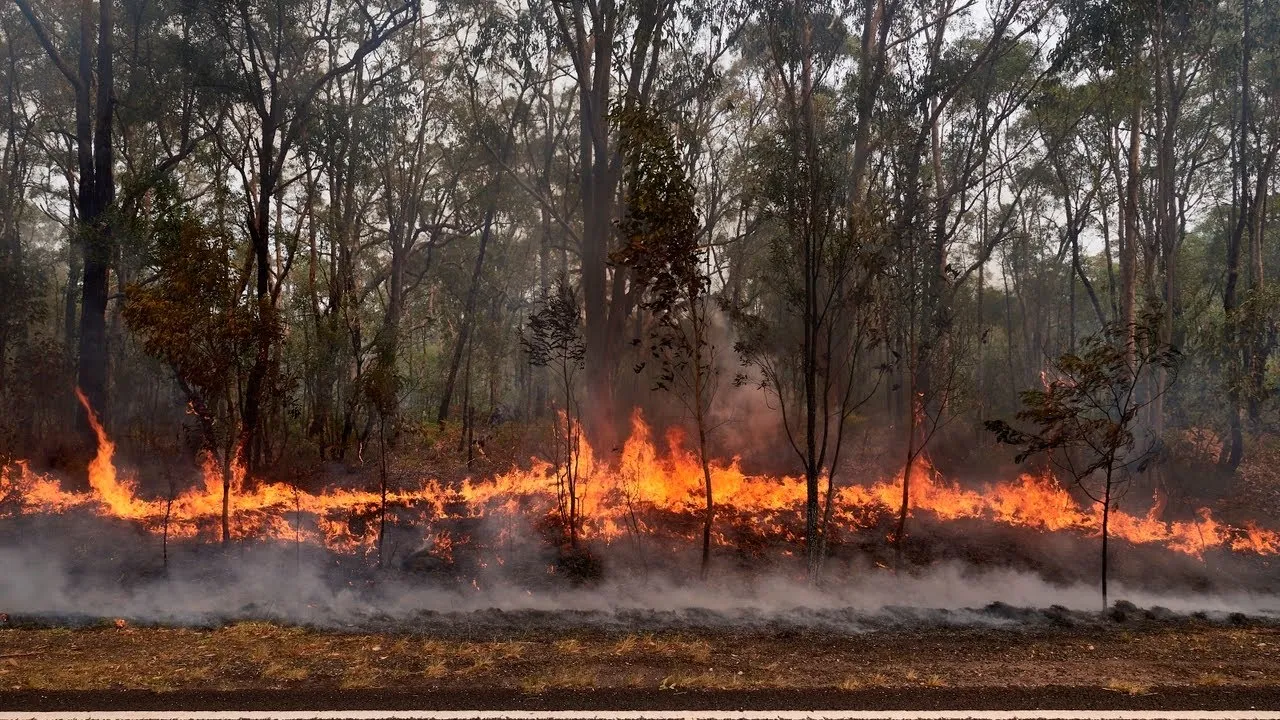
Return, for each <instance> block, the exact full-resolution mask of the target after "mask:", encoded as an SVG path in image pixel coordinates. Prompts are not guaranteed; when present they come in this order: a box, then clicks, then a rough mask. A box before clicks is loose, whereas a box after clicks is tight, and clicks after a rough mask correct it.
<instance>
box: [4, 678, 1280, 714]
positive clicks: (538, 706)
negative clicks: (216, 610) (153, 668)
mask: <svg viewBox="0 0 1280 720" xmlns="http://www.w3.org/2000/svg"><path fill="white" fill-rule="evenodd" d="M217 711H235V712H227V713H220V714H216V715H213V714H210V715H208V716H207V717H208V720H214V719H215V718H218V719H219V720H224V719H225V720H230V719H233V718H247V717H255V716H250V715H245V714H244V713H246V712H247V713H262V714H259V715H256V717H259V718H266V717H281V715H280V713H282V712H283V713H289V715H288V717H291V718H296V719H300V718H309V717H321V716H324V717H328V718H332V719H333V720H337V718H350V719H351V720H357V719H358V720H374V719H375V718H385V717H392V716H391V715H388V714H387V713H396V712H400V713H402V720H430V718H439V719H440V720H463V719H464V718H479V719H483V720H497V719H498V718H501V717H516V716H515V715H512V714H511V713H510V712H507V711H522V713H533V714H532V715H523V714H522V715H521V717H523V718H524V719H525V720H533V719H534V718H539V717H550V718H558V720H582V719H587V718H599V719H600V720H650V719H660V718H678V719H679V720H699V719H703V718H706V719H711V718H728V717H738V718H742V720H766V718H783V717H789V716H788V715H787V713H791V712H807V713H809V714H808V715H805V717H817V716H818V715H816V714H815V713H821V712H822V711H827V712H839V713H841V714H840V715H839V718H843V719H845V720H853V719H854V718H869V717H884V718H907V717H917V716H918V715H914V714H912V713H913V712H915V711H924V712H933V713H938V712H944V713H951V714H947V715H933V717H935V718H937V719H938V720H943V719H944V718H961V717H988V718H993V719H995V718H1006V719H1011V718H1050V717H1060V718H1104V717H1108V716H1109V715H1108V712H1107V711H1128V712H1134V713H1138V714H1132V715H1130V714H1126V715H1116V716H1113V717H1115V718H1117V719H1119V718H1122V717H1123V718H1163V717H1183V718H1190V717H1218V718H1227V717H1231V718H1258V719H1259V720H1280V686H1276V687H1268V688H1226V687H1217V688H1197V689H1186V688H1166V689H1155V690H1153V691H1151V692H1149V693H1145V694H1141V695H1128V694H1125V693H1117V692H1113V691H1109V690H1104V689H1100V688H1077V687H1049V688H1035V689H1024V688H1008V689H1000V690H981V689H978V690H975V689H964V688H928V689H920V688H904V689H894V690H859V691H852V692H844V691H824V692H808V691H805V692H799V691H797V692H787V691H697V692H694V691H689V692H683V691H669V690H599V691H585V692H547V693H540V694H525V693H519V692H495V691H486V690H482V689H477V690H476V691H475V692H426V693H419V692H414V693H408V692H396V691H386V690H343V691H330V690H317V691H307V690H270V691H254V692H187V691H182V692H171V693H155V692H148V691H134V690H126V691H116V692H74V691H68V692H38V691H11V692H0V720H27V719H30V718H36V719H37V720H71V719H72V718H84V717H91V716H89V715H86V714H85V713H87V712H93V713H94V716H98V717H104V718H105V717H107V716H99V715H98V714H99V713H118V714H115V715H112V716H110V717H112V718H126V717H140V716H139V715H138V714H137V713H140V712H145V713H155V715H152V716H151V717H152V718H153V719H154V720H171V719H174V720H176V719H177V718H180V717H189V716H190V714H191V713H215V712H217ZM339 711H341V712H339ZM619 711H623V712H621V713H619ZM628 711H629V712H628ZM740 711H748V712H749V713H752V715H751V716H744V715H742V714H740ZM980 711H1000V712H1003V713H1005V714H999V713H996V714H990V713H989V712H986V714H983V712H980ZM1010 711H1017V712H1016V714H1012V715H1010V714H1008V713H1009V712H1010ZM1071 711H1083V712H1084V714H1082V715H1075V714H1071ZM1187 711H1217V712H1222V711H1232V712H1231V713H1230V714H1229V715H1212V714H1210V715H1205V714H1204V713H1201V712H1197V713H1195V714H1190V715H1168V714H1167V713H1169V712H1175V713H1176V712H1187ZM867 712H871V713H873V714H871V715H865V714H859V713H867ZM1036 712H1039V713H1040V714H1036ZM1064 712H1065V713H1067V714H1063V713H1064ZM42 713H50V714H48V715H43V714H42ZM53 713H57V715H54V714H53ZM316 713H321V715H317V714H316ZM379 713H381V714H379ZM406 713H407V714H406ZM442 713H443V714H442ZM851 713H853V714H851ZM903 713H905V714H903ZM957 713H958V714H957ZM1028 713H1029V714H1028ZM1049 713H1058V714H1057V715H1052V714H1049ZM1162 713H1163V714H1162ZM795 717H796V718H799V717H800V716H798V715H797V716H795ZM828 717H829V718H830V719H831V720H838V719H837V718H836V717H835V716H830V715H829V716H828ZM920 717H926V716H920Z"/></svg>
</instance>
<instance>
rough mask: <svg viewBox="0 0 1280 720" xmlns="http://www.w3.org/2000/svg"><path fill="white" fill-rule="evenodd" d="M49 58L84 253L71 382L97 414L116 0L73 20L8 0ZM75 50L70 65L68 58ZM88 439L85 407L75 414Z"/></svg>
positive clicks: (109, 249)
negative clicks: (69, 110) (63, 96)
mask: <svg viewBox="0 0 1280 720" xmlns="http://www.w3.org/2000/svg"><path fill="white" fill-rule="evenodd" d="M14 2H15V3H16V4H17V5H18V8H19V9H20V10H21V11H22V14H23V15H24V16H25V17H26V19H27V22H28V23H29V24H30V26H31V30H32V31H33V32H34V33H35V36H36V38H37V39H38V40H39V41H40V45H41V46H42V47H43V48H44V51H45V53H46V54H47V55H48V57H49V60H50V62H52V63H53V65H54V66H55V67H56V68H57V69H58V72H60V73H61V74H62V76H63V78H64V79H65V80H66V82H67V84H68V85H69V86H70V87H71V88H72V90H73V92H74V95H75V132H74V137H75V152H76V161H77V162H76V166H77V171H78V172H77V175H76V177H75V187H76V199H75V211H76V227H77V230H76V234H77V241H78V243H79V245H80V251H81V253H82V254H83V257H84V264H83V271H84V276H83V281H82V285H81V296H80V297H81V300H80V305H81V307H80V329H79V336H78V337H79V352H78V361H77V372H76V384H77V385H78V386H79V388H80V389H81V391H82V392H83V393H84V395H85V397H86V398H87V399H88V401H89V405H90V406H91V407H92V408H93V409H94V411H95V412H98V413H100V414H102V413H106V412H107V410H108V408H107V404H106V403H107V325H106V315H107V297H108V293H109V287H108V272H109V268H110V264H111V257H112V253H113V243H114V237H113V236H114V228H113V226H114V223H113V219H112V211H113V209H112V205H113V203H114V202H115V196H116V180H115V146H114V143H113V140H114V138H113V135H112V128H113V124H114V120H115V114H114V112H113V107H112V103H113V101H114V98H113V94H112V93H113V88H114V85H115V77H114V62H115V34H114V30H115V2H114V0H99V2H98V3H97V9H96V11H95V8H94V3H92V2H88V1H86V2H82V3H80V8H79V15H78V25H76V26H75V27H74V29H73V28H72V27H68V26H69V25H70V24H71V23H69V22H58V21H59V20H60V18H42V17H40V16H38V15H37V14H36V13H35V11H34V10H33V9H32V6H31V4H30V2H28V0H14ZM72 52H74V53H75V59H74V66H73V64H72V61H70V60H68V59H67V58H68V57H71V53H72ZM78 417H79V418H80V419H79V424H80V427H81V429H82V431H84V433H85V437H86V438H90V437H91V433H90V431H89V417H88V414H87V411H85V412H81V413H80V414H79V416H78Z"/></svg>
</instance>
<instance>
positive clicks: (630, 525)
mask: <svg viewBox="0 0 1280 720" xmlns="http://www.w3.org/2000/svg"><path fill="white" fill-rule="evenodd" d="M77 397H78V398H79V400H80V402H81V403H82V404H83V405H84V407H85V408H86V410H87V411H88V415H89V422H90V426H91V427H92V429H93V431H94V434H95V436H96V437H97V448H98V449H97V454H96V455H95V457H94V458H93V460H92V461H91V462H90V464H89V486H90V490H89V491H88V492H74V491H68V490H64V489H63V488H62V487H61V485H60V484H59V482H58V481H57V480H56V479H55V478H52V477H49V476H46V475H42V474H40V473H37V472H34V471H32V470H31V468H30V466H29V464H28V463H26V462H22V461H19V462H15V463H12V464H9V465H6V466H3V467H0V517H2V516H4V515H6V514H14V513H15V512H16V513H47V514H57V513H64V512H68V511H71V510H75V509H83V510H87V511H89V512H93V513H96V514H99V515H102V516H106V517H111V518H116V519H119V520H123V521H128V522H131V523H135V524H137V525H139V526H140V527H142V528H143V529H145V530H146V531H147V532H149V533H153V534H160V533H167V534H168V535H169V537H171V538H197V537H206V538H215V537H217V535H218V532H219V529H220V524H221V516H222V494H223V470H222V468H221V467H220V465H219V463H218V462H217V461H216V460H215V459H214V458H213V457H212V456H206V457H205V458H204V459H203V462H202V465H201V474H202V479H201V482H199V483H197V484H196V485H195V486H193V487H191V488H190V489H188V490H186V491H185V492H183V493H181V494H179V495H177V496H175V497H172V498H144V497H141V496H140V494H139V492H138V483H137V482H136V480H135V479H134V478H132V477H127V476H122V475H121V473H120V471H119V469H118V468H117V467H116V465H115V462H114V457H115V444H114V443H113V442H112V441H111V439H110V437H109V436H108V435H107V433H106V431H105V429H104V428H103V426H102V422H101V420H100V419H99V418H98V417H97V415H96V414H95V413H94V412H93V411H92V409H91V408H90V407H89V403H88V401H87V399H86V398H85V397H84V396H83V394H81V393H80V392H79V391H77ZM578 437H579V438H580V439H579V442H580V443H581V448H580V453H579V455H580V477H581V478H582V480H581V482H580V486H579V492H580V493H581V495H580V502H581V507H582V520H581V522H582V533H581V534H582V537H585V538H588V539H590V540H593V541H598V542H602V543H610V542H614V541H617V540H619V539H621V538H623V537H624V536H626V535H627V534H628V533H644V534H659V533H664V534H665V535H667V536H671V537H674V538H677V539H682V540H684V541H688V542H694V541H695V538H696V537H697V535H698V530H697V528H698V521H699V520H700V518H701V513H702V512H703V510H704V507H705V499H704V498H703V494H702V493H703V491H704V488H703V478H702V466H701V463H700V461H699V459H698V456H697V453H696V452H694V451H691V450H689V449H687V448H686V447H685V443H684V437H683V434H682V433H681V432H680V431H678V430H672V431H670V432H668V433H667V434H666V437H665V439H664V444H665V448H663V450H662V451H660V450H659V447H658V444H657V443H656V442H655V440H654V438H653V432H652V430H651V428H650V427H649V426H648V424H646V423H645V421H644V419H643V417H642V416H641V415H640V414H639V413H638V412H637V413H636V414H635V415H634V416H633V417H632V422H631V434H630V436H629V438H628V440H627V441H626V443H625V444H624V446H623V448H622V452H621V454H620V456H619V457H618V458H617V460H616V462H614V463H612V464H608V463H605V462H602V461H600V460H598V459H597V458H596V456H594V455H593V454H592V452H591V449H590V447H589V446H588V445H587V444H586V440H585V439H582V438H581V434H580V433H579V434H578ZM227 472H228V473H229V476H230V483H229V487H230V493H229V500H230V503H229V505H230V512H229V518H228V519H229V524H230V528H231V532H232V535H233V536H234V537H238V538H254V539H259V538H260V539H268V540H271V539H275V540H285V541H297V542H306V543H318V544H322V545H324V546H325V547H327V548H329V549H331V550H333V551H336V552H340V553H350V554H359V553H363V554H370V553H372V552H375V551H376V544H377V538H378V526H379V523H378V513H379V507H380V502H381V496H380V493H378V492H374V491H366V490H349V489H328V490H324V491H322V492H318V493H310V492H306V491H303V490H301V489H299V488H297V487H294V486H291V485H288V484H283V483H266V482H259V483H254V482H249V481H248V478H247V477H246V473H245V472H244V469H243V468H242V467H240V466H238V465H237V464H235V463H231V464H230V465H229V466H228V467H227ZM711 475H712V485H713V487H714V488H715V494H716V506H717V521H716V522H717V527H716V529H715V532H714V533H713V535H714V540H715V542H717V543H719V544H722V545H728V544H732V543H734V542H736V541H737V540H736V539H735V538H740V537H742V536H743V535H744V534H750V535H754V536H756V537H758V538H764V539H772V540H780V541H784V542H792V543H795V542H800V541H802V540H803V536H802V534H801V533H802V530H801V528H802V527H803V511H804V503H805V496H806V491H805V483H804V479H803V478H801V477H792V476H765V475H749V474H747V473H745V472H744V471H743V470H742V468H741V466H740V464H739V461H738V459H736V458H734V459H731V460H729V461H727V462H718V461H717V462H713V463H711ZM911 486H912V496H911V507H910V509H909V510H910V512H911V514H913V515H917V514H920V513H928V514H930V515H932V516H933V517H935V518H937V519H938V520H941V521H949V520H958V519H966V518H968V519H977V520H985V521H989V522H994V523H999V524H1002V525H1009V526H1018V527H1024V528H1028V529H1030V530H1033V531H1039V532H1075V533H1080V534H1084V535H1092V536H1097V535H1099V534H1100V533H1101V526H1102V508H1101V507H1100V506H1099V505H1098V504H1096V503H1091V504H1087V505H1081V504H1080V503H1079V502H1077V501H1076V500H1075V498H1074V497H1072V495H1071V493H1069V492H1068V491H1067V490H1066V489H1065V488H1064V487H1063V486H1062V484H1061V483H1059V482H1058V480H1057V479H1055V478H1054V477H1053V476H1052V475H1049V474H1031V473H1026V474H1022V475H1020V476H1018V477H1017V478H1015V479H1013V480H1011V481H1007V482H1001V483H995V484H990V485H987V486H985V487H982V488H981V489H970V488H964V487H961V486H960V485H959V484H958V483H956V482H954V481H949V480H947V479H945V478H943V477H942V476H941V474H940V473H938V472H937V471H936V469H935V468H933V467H932V465H930V464H929V463H928V461H927V460H925V459H924V458H921V459H918V460H917V461H916V464H915V466H914V467H913V469H912V478H911ZM556 491H557V488H556V468H555V467H554V466H553V465H552V464H551V463H548V462H546V461H545V460H541V459H537V458H535V459H533V460H532V461H531V464H530V466H529V467H528V468H519V467H515V468H512V469H510V470H508V471H506V472H502V473H498V474H496V475H494V476H493V477H490V478H483V479H480V478H476V479H467V480H465V481H463V482H461V483H450V484H446V483H441V482H440V481H438V480H435V479H431V478H423V479H421V480H420V481H418V483H417V484H416V487H413V488H411V489H397V490H392V491H389V492H388V494H387V504H388V507H390V508H392V509H393V510H396V511H401V510H403V511H406V512H408V513H409V514H410V515H411V516H412V517H414V518H418V519H420V520H422V524H423V527H424V533H423V539H424V543H430V544H431V547H432V548H433V549H432V554H434V555H436V556H437V557H440V558H441V559H443V560H446V561H452V559H453V556H454V553H455V551H456V549H457V547H458V545H459V543H462V542H467V541H468V540H469V538H466V537H464V536H459V535H455V534H451V533H450V532H449V531H448V530H444V529H441V527H440V526H438V525H435V523H436V522H437V521H442V520H459V519H467V518H488V519H491V520H492V519H497V520H500V521H502V522H498V523H496V526H497V527H498V528H499V529H498V531H497V533H496V535H497V537H496V539H495V543H494V548H495V550H499V549H501V547H502V546H503V545H504V544H509V543H510V542H511V541H512V539H513V538H514V537H516V536H515V535H514V533H513V529H514V528H515V524H516V523H517V522H519V521H520V520H521V519H523V518H528V517H548V516H551V515H552V514H554V513H555V512H556V508H557V502H556ZM901 496H902V485H901V473H895V474H893V475H890V476H889V477H888V479H885V480H882V481H879V482H873V483H870V484H851V485H846V486H843V487H840V488H838V490H837V492H836V495H835V498H836V499H835V506H834V507H833V511H832V523H833V524H834V527H835V528H836V529H837V530H838V531H839V530H842V531H858V530H866V529H869V528H874V527H875V526H876V525H877V524H879V523H881V522H883V521H884V520H885V519H887V518H889V517H891V516H892V514H893V513H894V511H895V509H896V508H897V505H898V503H899V502H900V498H901ZM15 508H16V509H15ZM1158 511H1159V504H1158V503H1157V505H1156V506H1155V507H1153V508H1152V512H1150V513H1148V514H1146V515H1141V516H1140V515H1132V514H1129V513H1127V512H1123V511H1120V510H1113V511H1112V513H1111V515H1110V518H1109V529H1110V532H1111V534H1112V536H1113V537H1115V538H1117V539H1121V540H1125V541H1128V542H1130V543H1134V544H1155V545H1160V546H1163V547H1166V548H1168V549H1169V550H1171V551H1174V552H1179V553H1184V554H1187V555H1191V556H1194V557H1201V556H1202V555H1203V553H1204V552H1205V551H1207V550H1211V549H1222V550H1230V551H1237V552H1249V553H1256V554H1260V555H1275V554H1280V534H1278V533H1277V532H1275V531H1272V530H1267V529H1264V528H1261V527H1258V526H1257V525H1255V524H1253V523H1249V524H1246V525H1245V526H1244V527H1231V526H1228V525H1226V524H1224V523H1221V522H1219V521H1217V520H1216V519H1215V518H1214V517H1213V515H1212V513H1210V511H1209V509H1208V508H1203V509H1201V510H1199V512H1198V513H1197V517H1196V519H1195V520H1191V521H1175V522H1165V521H1162V520H1160V519H1159V518H1158V517H1157V516H1156V514H1157V512H1158ZM397 517H398V516H397ZM388 522H389V523H395V522H399V520H398V519H396V517H392V515H391V514H389V515H388ZM664 523H665V524H664ZM493 559H495V560H496V562H498V563H499V564H501V563H502V562H503V559H502V556H501V555H500V554H499V555H495V556H494V558H493Z"/></svg>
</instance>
